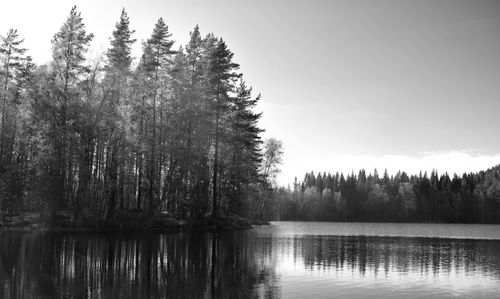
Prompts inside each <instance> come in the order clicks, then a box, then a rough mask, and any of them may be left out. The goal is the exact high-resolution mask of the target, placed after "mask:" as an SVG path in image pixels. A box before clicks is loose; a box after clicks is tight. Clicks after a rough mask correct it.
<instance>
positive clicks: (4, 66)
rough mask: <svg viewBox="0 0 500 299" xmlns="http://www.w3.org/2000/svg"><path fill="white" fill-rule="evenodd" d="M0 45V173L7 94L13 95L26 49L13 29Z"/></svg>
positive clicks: (3, 154)
mask: <svg viewBox="0 0 500 299" xmlns="http://www.w3.org/2000/svg"><path fill="white" fill-rule="evenodd" d="M0 39H1V44H0V63H1V65H0V67H1V69H0V79H1V84H2V87H1V88H2V89H1V101H2V112H1V113H2V115H1V116H2V122H1V126H2V127H1V129H0V130H1V131H0V173H1V172H2V169H1V168H2V167H3V166H4V165H5V163H7V158H6V157H5V155H6V153H5V151H6V147H7V145H6V143H7V140H6V135H7V132H6V131H7V128H6V126H7V118H8V114H9V113H8V112H9V110H10V109H9V108H10V106H11V105H9V94H13V90H11V88H12V87H14V86H15V85H16V81H17V79H18V77H19V72H20V70H21V67H22V65H23V61H24V60H25V57H24V53H25V52H26V49H24V48H22V47H21V44H22V43H23V41H24V40H23V39H20V38H19V34H18V33H17V30H15V29H9V31H8V32H7V35H6V36H1V37H0Z"/></svg>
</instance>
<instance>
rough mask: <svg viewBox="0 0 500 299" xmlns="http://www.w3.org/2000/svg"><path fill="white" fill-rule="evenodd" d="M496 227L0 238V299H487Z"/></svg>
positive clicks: (497, 264) (286, 226) (492, 294)
mask: <svg viewBox="0 0 500 299" xmlns="http://www.w3.org/2000/svg"><path fill="white" fill-rule="evenodd" d="M498 294H500V226H498V225H493V226H484V225H442V224H374V223H370V224H366V223H318V222H310V223H307V222H306V223H304V222H276V223H273V224H272V225H271V226H262V227H257V228H254V229H252V230H248V231H233V232H219V233H216V234H214V233H200V232H199V233H173V234H148V233H142V234H132V235H131V234H89V233H48V232H45V233H42V232H31V233H21V232H7V231H6V232H0V298H40V297H42V298H96V297H104V298H158V297H160V298H165V297H168V298H359V297H370V298H422V297H437V298H450V297H455V298H471V297H474V298H481V297H483V298H498Z"/></svg>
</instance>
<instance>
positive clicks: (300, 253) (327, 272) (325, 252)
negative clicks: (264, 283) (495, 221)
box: [261, 223, 500, 298]
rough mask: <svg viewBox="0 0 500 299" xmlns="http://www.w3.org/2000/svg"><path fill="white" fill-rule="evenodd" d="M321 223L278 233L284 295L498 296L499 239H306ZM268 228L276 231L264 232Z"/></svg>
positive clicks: (277, 252)
mask: <svg viewBox="0 0 500 299" xmlns="http://www.w3.org/2000/svg"><path fill="white" fill-rule="evenodd" d="M316 224H317V223H316ZM316 224H315V223H310V224H307V223H295V226H296V227H295V231H296V234H295V235H292V234H291V233H292V232H291V231H288V230H287V229H283V227H282V229H283V230H281V232H283V234H280V233H277V232H279V231H280V230H279V228H278V229H276V227H275V229H274V233H273V236H272V237H271V238H272V242H273V244H272V252H270V253H269V254H272V255H273V259H274V260H275V272H276V274H277V277H279V282H278V284H279V286H280V293H281V295H282V297H283V298H332V297H348V298H349V297H359V296H370V297H374V298H388V297H389V298H390V297H392V298H402V297H413V298H414V297H441V298H448V297H457V296H458V297H469V298H470V297H474V298H477V297H493V298H495V297H496V296H497V294H498V293H500V244H499V242H498V241H493V240H490V241H487V240H464V239H444V238H441V239H436V238H400V237H355V236H332V235H330V236H328V235H322V236H318V235H316V236H313V235H303V234H301V232H308V226H314V225H316ZM280 225H283V226H285V227H288V228H291V227H292V224H291V223H285V224H282V223H280V224H278V226H280ZM297 225H298V227H297ZM325 225H326V224H325ZM328 225H329V226H330V228H332V227H333V226H335V225H336V224H331V223H330V224H328ZM344 225H349V224H344ZM356 225H357V224H352V227H355V226H356ZM301 226H304V227H301ZM386 226H387V224H386ZM392 226H397V225H394V224H393V225H392ZM416 226H418V225H416ZM439 226H440V225H435V227H436V230H437V231H438V232H439V228H438V227H439ZM352 227H351V229H352ZM458 228H460V226H458ZM441 229H443V228H442V227H441ZM266 230H268V231H269V230H273V228H272V227H267V228H263V229H262V230H261V233H263V234H264V235H267V233H266ZM332 231H333V229H332ZM466 233H467V231H466ZM320 234H321V233H320ZM332 234H333V233H332ZM268 236H270V235H268Z"/></svg>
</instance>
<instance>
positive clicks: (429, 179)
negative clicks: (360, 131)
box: [269, 165, 500, 223]
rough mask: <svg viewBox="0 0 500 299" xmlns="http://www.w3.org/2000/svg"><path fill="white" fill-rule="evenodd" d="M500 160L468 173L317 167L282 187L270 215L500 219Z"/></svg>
mask: <svg viewBox="0 0 500 299" xmlns="http://www.w3.org/2000/svg"><path fill="white" fill-rule="evenodd" d="M499 177H500V165H498V166H495V167H493V168H490V169H488V170H486V171H480V172H478V173H464V174H463V175H462V176H458V175H456V174H455V175H453V177H450V176H449V174H448V173H444V174H441V175H439V174H438V172H437V171H435V170H434V171H432V172H431V174H430V176H429V175H428V174H427V173H426V172H425V173H423V174H422V173H420V174H419V175H411V176H409V175H408V174H407V173H405V172H401V171H399V172H398V173H397V174H395V175H392V176H389V174H388V173H387V170H385V171H384V174H383V175H382V176H379V174H378V172H377V170H376V169H375V171H374V172H373V173H369V174H367V173H366V171H365V170H360V171H359V173H358V174H357V175H356V174H354V173H351V174H349V175H347V176H344V174H342V173H341V174H339V173H338V172H337V173H336V174H334V175H332V174H330V173H328V174H326V173H322V174H321V173H318V174H316V175H315V174H314V172H310V173H307V174H306V175H305V177H304V179H303V180H302V181H298V180H297V179H295V182H294V184H293V186H289V187H288V188H284V187H282V188H279V189H278V190H276V193H275V196H274V199H273V201H274V202H273V206H274V208H275V209H274V210H273V211H272V212H271V213H270V215H269V217H272V218H273V219H279V220H303V221H370V222H432V223H500V178H499Z"/></svg>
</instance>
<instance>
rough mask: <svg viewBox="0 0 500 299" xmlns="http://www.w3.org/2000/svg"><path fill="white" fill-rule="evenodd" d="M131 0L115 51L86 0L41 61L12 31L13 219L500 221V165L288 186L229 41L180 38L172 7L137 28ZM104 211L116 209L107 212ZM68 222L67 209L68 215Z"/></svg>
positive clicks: (0, 162) (277, 147) (0, 197)
mask: <svg viewBox="0 0 500 299" xmlns="http://www.w3.org/2000/svg"><path fill="white" fill-rule="evenodd" d="M133 35H134V30H133V29H132V28H130V20H129V17H128V15H127V13H126V11H125V10H122V12H121V15H120V17H119V19H118V21H117V23H116V27H115V28H114V31H113V33H112V36H111V37H110V47H109V49H107V50H106V51H105V53H102V54H98V55H96V56H95V57H90V55H89V54H88V52H89V47H90V43H91V41H92V39H93V34H92V33H88V32H87V31H86V30H85V24H84V22H83V18H82V17H81V14H80V12H79V11H78V10H77V8H76V7H73V8H72V9H71V12H70V13H69V16H68V17H67V19H66V21H65V22H64V23H63V24H62V26H61V27H60V30H59V31H58V32H56V33H55V34H54V35H53V38H52V41H51V42H52V58H51V60H50V61H49V62H47V63H45V64H41V65H35V63H34V62H33V61H32V59H31V58H30V56H29V55H27V54H28V50H27V49H25V48H24V47H23V39H22V37H21V36H20V35H19V34H18V32H17V31H16V30H14V29H10V30H9V31H8V32H7V34H6V35H4V36H0V96H1V98H0V101H1V103H0V104H1V107H0V108H1V127H0V134H1V135H0V215H1V219H0V220H1V221H0V222H1V223H4V224H5V223H6V222H8V221H7V219H9V217H12V216H13V215H17V214H19V213H21V212H22V211H25V212H26V211H29V212H36V213H39V217H41V218H42V219H44V221H45V222H46V223H56V222H57V221H56V220H57V219H59V220H60V219H66V220H67V221H69V222H70V224H71V225H85V224H86V223H90V222H91V221H94V222H96V221H100V222H101V223H110V222H113V221H117V220H120V219H121V220H120V221H128V220H130V219H132V218H133V217H136V216H137V215H141V216H140V217H142V218H141V219H143V220H144V219H146V220H149V221H152V219H154V217H156V216H161V215H167V216H168V217H170V218H175V219H186V220H193V219H208V218H213V219H215V218H217V217H225V216H227V215H238V217H239V216H241V217H246V218H249V219H255V220H256V219H259V220H306V221H313V220H314V221H386V222H463V223H500V183H499V175H500V166H496V167H494V168H491V169H488V170H486V171H481V172H478V173H465V174H463V175H462V176H461V177H460V176H457V175H454V176H453V177H450V176H449V175H448V174H447V173H444V174H441V175H438V173H437V171H433V172H432V173H431V174H430V175H428V174H427V173H424V174H422V173H420V174H419V175H411V176H410V175H408V174H407V173H405V172H398V173H397V174H396V175H393V176H389V175H388V173H387V171H385V172H384V174H383V175H382V176H379V174H378V172H377V171H376V170H375V171H374V172H373V173H370V174H367V173H366V171H365V170H361V171H360V172H359V173H358V174H354V173H351V174H348V175H346V176H344V174H339V173H336V174H335V175H332V174H326V173H322V174H321V173H318V174H314V173H313V172H311V173H308V174H306V175H305V177H304V179H303V181H301V182H299V181H298V180H297V179H295V182H294V183H293V186H289V187H288V188H285V187H278V186H277V185H276V183H275V178H276V175H277V173H278V172H279V165H280V164H281V161H282V155H283V146H282V143H281V142H280V141H279V140H277V139H274V138H269V139H267V140H265V141H264V140H262V137H261V134H262V133H263V131H264V130H263V128H261V127H260V126H259V119H260V117H261V115H262V114H261V113H258V112H255V110H256V109H255V107H256V105H257V103H258V102H259V101H260V99H261V96H260V95H253V93H252V88H251V87H249V86H248V85H247V84H246V82H245V81H244V79H243V75H242V74H241V73H240V72H239V65H238V64H237V63H236V62H234V61H233V56H234V54H233V52H231V50H230V49H229V48H228V46H227V45H226V42H225V41H224V40H223V39H222V38H219V37H217V36H215V35H214V34H212V33H209V34H207V35H205V36H202V34H201V32H200V29H199V27H198V26H195V27H194V28H193V30H192V31H191V32H190V38H189V42H188V44H187V45H184V46H179V47H174V40H172V39H171V36H172V34H171V32H169V29H168V26H167V24H166V23H165V21H164V20H163V19H162V18H160V19H159V20H158V21H157V23H156V25H155V26H154V28H153V30H152V33H151V36H150V37H149V38H148V39H147V40H146V41H144V42H143V44H142V55H141V56H140V57H138V59H137V61H136V60H135V59H134V57H132V53H131V51H132V50H131V46H132V45H133V44H134V43H136V42H137V40H136V39H135V38H134V37H133ZM103 221H104V222H103ZM58 223H59V224H60V223H61V221H59V222H58Z"/></svg>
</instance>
